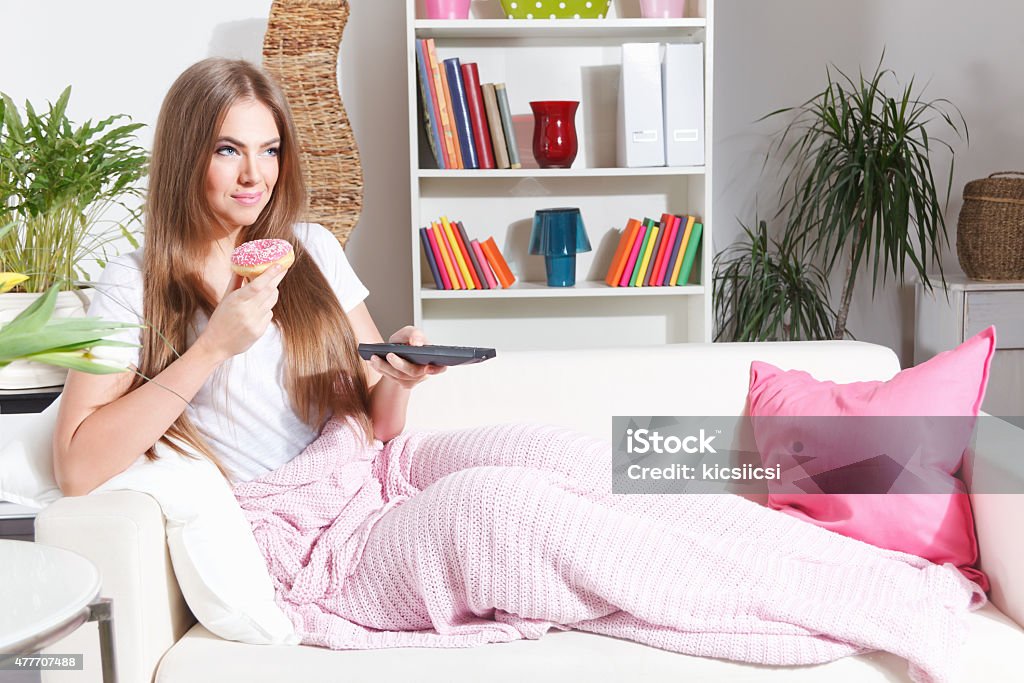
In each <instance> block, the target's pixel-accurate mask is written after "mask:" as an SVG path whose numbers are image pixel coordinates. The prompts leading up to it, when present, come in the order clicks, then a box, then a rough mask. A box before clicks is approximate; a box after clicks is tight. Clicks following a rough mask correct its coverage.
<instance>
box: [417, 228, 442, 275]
mask: <svg viewBox="0 0 1024 683" xmlns="http://www.w3.org/2000/svg"><path fill="white" fill-rule="evenodd" d="M420 243H422V244H423V255H424V256H425V257H427V265H429V266H430V274H431V275H432V276H433V277H434V285H435V286H436V287H437V288H438V289H443V286H442V284H441V273H439V272H438V270H437V262H436V261H434V252H433V250H432V249H431V248H430V239H429V238H428V237H427V229H426V228H420Z"/></svg>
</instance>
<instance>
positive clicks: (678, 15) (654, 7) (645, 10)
mask: <svg viewBox="0 0 1024 683" xmlns="http://www.w3.org/2000/svg"><path fill="white" fill-rule="evenodd" d="M685 14H686V0H640V16H642V17H643V18H645V19H682V18H683V15H685Z"/></svg>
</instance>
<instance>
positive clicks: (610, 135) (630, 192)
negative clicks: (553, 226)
mask: <svg viewBox="0 0 1024 683" xmlns="http://www.w3.org/2000/svg"><path fill="white" fill-rule="evenodd" d="M690 4H691V5H697V4H698V3H693V2H691V3H690ZM418 5H420V3H419V2H417V0H406V33H407V40H406V53H407V54H406V62H407V84H408V112H407V121H408V126H409V130H408V134H409V139H410V141H411V150H412V153H411V168H410V187H411V222H410V228H411V229H410V239H411V247H412V264H411V265H412V281H413V292H412V294H413V315H414V324H416V325H417V326H419V327H421V328H423V330H424V331H425V332H426V334H427V336H428V337H429V338H430V339H431V341H432V342H434V343H438V344H455V345H477V346H493V347H495V348H498V349H526V348H585V347H600V346H611V345H659V344H665V343H679V342H706V341H710V340H711V335H712V305H711V287H710V273H711V255H712V254H711V252H712V249H711V248H710V245H712V244H713V242H712V233H713V224H712V217H711V196H712V187H711V177H712V173H711V159H712V154H711V143H710V141H711V140H712V139H713V138H712V130H711V121H712V107H711V104H712V97H711V93H712V92H713V78H712V74H713V54H714V51H713V23H714V19H713V0H706V2H700V3H699V7H697V6H693V7H691V10H693V11H692V12H691V14H693V15H695V18H687V19H673V20H654V19H640V18H639V17H638V16H635V17H634V16H623V14H624V10H625V11H626V12H629V11H638V10H636V7H637V6H638V5H637V3H636V2H628V1H626V2H623V1H621V0H615V2H613V3H612V8H611V10H610V12H609V15H608V17H607V18H605V19H597V20H550V19H538V20H510V19H500V18H494V12H495V8H496V7H497V6H498V3H497V1H496V0H490V1H489V0H483V1H481V0H475V1H474V2H473V5H472V9H471V15H470V19H468V20H463V21H428V20H423V19H417V18H416V17H417V10H419V12H420V15H421V16H422V8H421V7H418ZM417 38H433V39H434V40H435V43H436V47H437V53H438V58H439V59H441V60H443V59H446V58H448V57H459V59H460V60H461V61H462V62H463V63H465V62H476V63H477V64H478V68H479V71H480V81H481V82H482V83H487V82H504V83H506V85H507V89H508V90H507V91H508V95H509V104H510V108H511V111H512V115H513V120H514V126H515V130H516V136H517V139H518V140H517V141H518V149H519V155H520V157H521V161H522V163H523V168H521V169H511V170H499V169H489V170H447V169H438V168H437V166H436V164H435V162H434V160H433V158H432V156H431V154H430V151H429V146H428V143H427V140H426V137H425V134H424V133H423V129H422V123H421V119H420V116H421V104H420V100H419V90H418V84H417V80H416V79H417V65H416V57H415V51H414V48H415V40H416V39H417ZM626 42H662V43H673V42H680V43H683V42H701V43H704V54H705V58H704V59H705V73H704V82H705V102H704V110H705V111H704V116H705V140H706V141H707V142H706V148H705V160H706V165H704V166H692V167H690V166H687V167H657V168H619V167H617V164H616V158H615V156H616V155H615V144H616V136H617V120H616V119H617V115H616V112H617V103H618V99H617V98H618V79H619V66H620V63H621V45H622V44H623V43H626ZM538 74H539V75H538ZM541 99H570V100H579V101H580V103H581V104H580V108H579V112H578V114H577V118H576V126H577V134H578V138H579V152H578V154H577V157H576V161H575V162H574V164H573V167H572V168H569V169H542V168H538V167H537V164H536V162H535V161H534V159H533V153H532V138H533V116H532V114H531V110H530V106H529V102H530V101H531V100H541ZM560 206H574V207H579V208H580V210H581V213H582V216H583V221H584V223H585V225H586V228H587V235H588V237H589V239H590V243H591V246H592V247H593V250H592V251H590V252H586V253H582V254H579V255H578V257H577V263H576V285H575V286H574V287H567V288H560V287H547V286H546V284H545V282H544V281H545V275H544V259H543V257H542V256H534V255H530V254H529V253H528V244H529V237H530V229H531V226H532V221H533V214H534V212H535V211H536V210H537V209H542V208H552V207H560ZM664 212H667V213H675V214H694V215H696V216H698V217H699V218H700V219H701V220H702V222H703V223H704V234H703V236H702V238H701V249H700V252H699V255H698V259H697V262H696V264H695V266H694V270H695V272H696V276H695V278H694V279H691V282H697V283H699V284H690V285H688V286H684V287H640V288H637V287H631V288H626V287H623V288H619V287H608V286H607V285H606V284H605V283H604V277H605V274H606V272H607V270H608V266H609V264H610V262H611V259H612V256H613V255H614V252H615V248H616V246H617V244H618V239H619V235H620V234H621V230H622V229H623V228H624V226H625V225H626V221H627V220H628V219H629V218H638V219H642V218H644V217H651V218H654V219H657V218H658V217H659V216H660V215H661V214H662V213H664ZM441 215H445V216H448V217H449V218H454V219H457V220H461V221H462V222H463V224H464V226H465V228H466V231H467V233H468V234H469V237H470V238H471V239H473V238H476V239H479V240H481V241H483V240H484V239H486V238H487V237H491V236H493V237H494V240H495V243H496V244H497V246H498V248H499V249H500V250H501V252H502V254H503V256H504V257H505V259H506V261H508V263H509V267H510V268H511V269H512V272H513V274H514V275H515V276H516V278H517V280H516V283H515V284H514V285H513V286H512V287H511V288H509V289H494V290H470V291H461V290H456V291H443V290H438V289H437V288H436V287H435V285H434V282H433V278H432V277H431V273H430V268H429V266H428V264H427V262H426V259H425V258H424V256H423V254H422V248H421V245H420V241H419V239H420V238H419V233H418V230H419V228H420V227H423V226H427V225H429V224H430V222H431V221H433V220H437V218H438V217H439V216H441Z"/></svg>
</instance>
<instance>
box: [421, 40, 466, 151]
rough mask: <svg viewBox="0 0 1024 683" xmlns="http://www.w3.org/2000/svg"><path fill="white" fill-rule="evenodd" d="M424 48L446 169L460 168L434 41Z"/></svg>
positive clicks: (448, 101) (448, 100)
mask: <svg viewBox="0 0 1024 683" xmlns="http://www.w3.org/2000/svg"><path fill="white" fill-rule="evenodd" d="M426 40H427V42H426V43H424V47H425V48H426V51H427V59H428V60H429V61H430V73H431V75H432V76H433V77H434V90H435V95H436V97H437V109H438V116H437V118H438V119H439V121H440V123H441V134H442V136H443V138H444V153H445V159H446V164H445V165H446V168H462V165H461V163H460V162H459V155H458V153H457V152H458V149H457V148H456V146H455V144H456V141H457V140H456V136H455V122H454V120H453V119H452V117H451V103H450V99H451V97H450V96H449V95H448V82H447V80H446V79H445V77H444V69H442V68H441V65H440V63H439V62H438V61H437V48H436V47H435V46H434V39H433V38H427V39H426Z"/></svg>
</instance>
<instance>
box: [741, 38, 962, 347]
mask: <svg viewBox="0 0 1024 683" xmlns="http://www.w3.org/2000/svg"><path fill="white" fill-rule="evenodd" d="M884 59H885V53H884V52H883V53H882V58H881V59H880V60H879V63H878V66H877V67H876V68H875V72H874V74H872V75H871V76H870V78H867V79H865V77H864V74H863V73H861V74H860V75H859V78H858V80H857V81H854V80H853V79H851V78H850V77H848V76H847V75H846V74H844V73H843V72H842V71H840V70H838V69H835V67H832V68H830V69H827V70H826V75H827V78H828V83H827V86H826V87H825V89H824V90H823V91H822V92H820V93H818V94H817V95H815V96H814V97H812V98H811V99H809V100H807V101H806V102H804V103H803V104H802V105H800V106H799V107H790V108H786V109H780V110H778V111H774V112H771V113H770V114H767V115H766V116H764V117H762V119H761V120H764V119H767V118H771V117H775V116H779V115H783V114H789V113H792V112H795V113H796V116H795V118H794V119H793V120H792V121H791V122H790V123H789V124H788V125H787V126H786V128H785V129H784V130H783V131H782V133H781V134H780V135H779V136H778V138H777V140H776V141H775V142H774V144H773V145H772V146H771V148H770V149H769V153H768V155H769V157H771V156H773V155H778V154H783V153H784V155H783V157H782V160H781V162H782V165H786V164H787V163H792V170H791V171H790V172H789V173H788V175H787V176H786V179H785V181H784V184H783V188H782V195H783V197H788V198H787V199H786V200H785V201H784V202H783V204H782V206H781V208H780V212H779V213H780V215H781V214H783V213H786V214H787V215H788V218H787V224H786V233H787V239H789V240H791V241H801V242H802V241H805V240H806V242H807V245H808V248H809V250H810V251H811V252H812V253H814V254H815V255H817V256H818V257H821V258H823V260H824V264H825V268H826V270H827V271H831V270H832V269H833V268H834V267H835V265H836V263H837V262H838V261H839V260H840V258H841V257H845V258H846V275H845V278H844V280H843V291H842V294H841V296H840V298H839V302H840V303H839V310H838V313H837V315H836V319H835V325H834V328H833V337H834V338H836V339H841V338H842V337H843V335H844V333H845V331H846V320H847V316H848V314H849V310H850V300H851V298H852V296H853V291H854V286H855V284H856V280H857V275H858V272H859V271H860V269H861V266H862V265H869V266H870V269H871V273H872V295H874V293H875V288H876V287H877V285H878V283H879V274H881V280H882V282H883V283H884V282H885V281H886V277H887V275H888V274H889V273H890V272H891V273H892V274H893V275H894V276H895V277H896V278H897V279H898V281H899V283H900V284H903V283H904V282H905V279H906V273H907V269H908V265H907V264H908V262H909V264H910V271H911V272H912V274H913V275H916V276H917V277H918V278H919V279H920V280H921V282H922V283H923V284H924V285H925V287H926V288H927V289H929V290H930V289H931V287H932V284H931V282H930V280H929V278H928V273H927V268H928V263H929V261H931V263H933V264H935V265H936V266H937V268H938V271H939V276H940V278H942V282H943V284H945V276H944V274H943V273H942V264H941V261H940V259H939V257H940V254H941V252H942V249H943V248H944V247H945V246H947V245H948V244H949V237H948V235H947V230H946V223H945V219H944V217H943V211H944V209H945V207H946V203H945V202H942V201H940V200H939V197H938V193H937V191H936V185H935V178H934V175H933V173H932V167H931V154H932V152H933V149H934V148H935V147H936V146H939V145H941V146H942V147H945V148H946V149H947V150H948V151H949V153H950V162H949V181H948V183H947V185H946V188H945V196H946V202H948V199H949V192H950V189H951V187H952V182H953V148H952V146H950V145H949V143H947V142H944V141H943V140H941V139H939V138H936V137H933V136H932V135H931V134H929V133H928V131H927V128H926V127H927V125H928V124H930V123H932V122H937V123H938V124H939V125H940V126H942V128H943V129H949V130H952V131H953V132H954V133H955V134H956V135H957V136H958V137H961V138H967V139H968V140H969V138H968V135H969V134H968V131H967V122H966V121H965V120H964V118H963V115H962V114H961V113H960V110H959V109H957V108H956V107H955V106H954V105H952V103H950V102H949V100H946V99H941V98H940V99H935V100H930V101H925V100H922V99H921V96H920V92H915V91H914V81H913V79H911V80H910V82H909V83H908V84H907V85H906V86H905V87H902V88H901V89H898V94H897V95H896V96H891V95H888V94H886V93H885V91H884V87H883V86H884V85H886V84H887V81H890V80H891V81H893V82H896V76H895V74H894V73H893V72H892V71H891V70H889V69H883V68H882V61H883V60H884ZM833 69H835V72H836V73H837V74H838V77H837V78H833ZM896 85H897V87H898V82H896ZM951 111H952V112H955V115H956V117H957V120H954V118H953V115H952V114H951ZM766 163H767V159H766Z"/></svg>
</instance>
